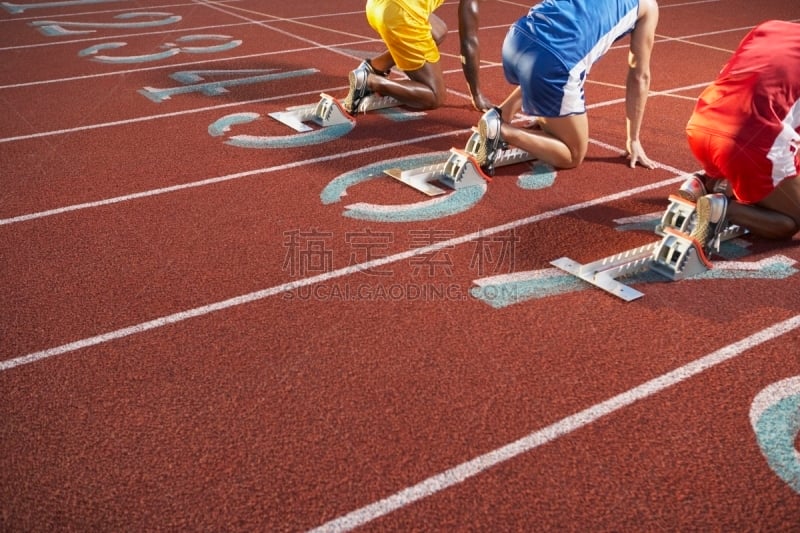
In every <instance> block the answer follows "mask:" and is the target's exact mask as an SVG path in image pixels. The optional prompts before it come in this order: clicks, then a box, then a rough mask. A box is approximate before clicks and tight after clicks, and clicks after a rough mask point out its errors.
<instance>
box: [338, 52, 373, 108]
mask: <svg viewBox="0 0 800 533" xmlns="http://www.w3.org/2000/svg"><path fill="white" fill-rule="evenodd" d="M370 70H372V66H371V65H370V64H369V63H368V62H366V61H362V62H361V64H360V65H358V68H356V69H355V70H353V71H351V72H350V75H349V81H350V91H349V92H348V93H347V96H346V97H345V99H344V101H343V102H342V106H343V107H344V108H345V109H346V110H347V112H348V113H350V114H351V115H355V114H356V111H358V105H359V104H360V103H361V101H362V100H363V99H364V97H366V96H368V95H370V94H371V93H372V91H370V90H369V87H367V76H369V72H370Z"/></svg>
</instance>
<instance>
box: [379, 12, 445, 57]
mask: <svg viewBox="0 0 800 533" xmlns="http://www.w3.org/2000/svg"><path fill="white" fill-rule="evenodd" d="M428 22H430V25H431V36H432V37H433V41H434V42H435V43H436V46H439V45H440V44H442V42H443V41H444V38H445V37H447V24H445V22H444V21H443V20H442V19H440V18H439V17H437V16H436V15H435V14H433V13H431V15H430V16H429V17H428ZM370 62H371V63H372V66H373V67H374V68H375V69H376V70H378V71H380V72H388V71H389V69H391V68H392V67H393V66H394V59H392V54H390V53H389V51H388V50H387V51H385V52H383V53H382V54H380V55H378V56H375V57H373V58H372V59H370Z"/></svg>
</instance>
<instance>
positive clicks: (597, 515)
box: [0, 0, 800, 531]
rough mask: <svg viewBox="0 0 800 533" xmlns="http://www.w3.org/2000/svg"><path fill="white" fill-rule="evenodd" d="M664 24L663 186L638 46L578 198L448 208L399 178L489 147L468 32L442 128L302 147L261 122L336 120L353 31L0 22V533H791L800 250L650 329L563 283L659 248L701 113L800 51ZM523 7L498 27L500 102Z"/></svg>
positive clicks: (771, 259) (106, 15)
mask: <svg viewBox="0 0 800 533" xmlns="http://www.w3.org/2000/svg"><path fill="white" fill-rule="evenodd" d="M659 5H660V12H661V15H660V22H659V26H658V32H657V39H656V43H655V49H654V56H653V78H652V86H651V91H652V94H651V96H650V98H649V100H648V102H647V113H646V116H645V123H644V126H643V130H642V141H643V145H644V147H645V149H646V150H647V154H648V156H649V157H650V158H652V159H653V160H654V161H656V162H657V168H655V169H651V170H647V169H644V168H641V167H640V168H636V169H631V168H629V167H628V165H627V160H626V158H625V157H624V149H625V146H624V145H625V124H624V107H625V104H624V96H625V87H624V84H625V79H624V78H625V72H626V65H627V41H626V40H622V41H620V42H618V43H616V44H615V46H614V47H613V48H612V49H611V50H610V51H609V53H608V54H607V55H606V56H605V57H604V58H603V59H602V60H601V61H600V62H598V63H597V64H596V65H595V66H594V67H593V69H592V72H591V74H590V76H589V81H588V82H587V85H586V98H587V102H588V105H589V111H588V113H589V122H590V126H591V129H590V133H591V141H590V148H589V154H588V156H587V158H586V160H585V162H584V164H583V165H582V166H581V167H579V168H577V169H574V170H559V171H557V170H555V169H553V168H551V167H548V166H547V165H544V164H542V163H540V162H536V161H533V162H527V163H520V164H516V165H510V166H505V167H501V168H498V169H497V172H496V175H495V177H494V179H493V180H492V182H491V183H486V184H478V185H475V186H472V187H466V188H463V189H459V190H458V191H453V192H448V193H447V194H445V195H442V196H439V197H433V198H429V197H427V196H425V195H422V194H421V193H419V192H417V191H415V190H413V189H411V188H410V187H407V186H405V185H404V184H402V183H400V182H398V181H397V180H394V179H392V178H391V177H389V176H387V175H385V174H384V171H385V170H387V169H392V168H400V169H412V168H415V167H419V166H422V165H430V164H436V163H439V162H441V161H443V159H444V158H446V157H447V154H448V151H449V150H450V148H452V147H456V148H463V147H464V144H465V142H466V141H467V139H468V138H469V136H470V134H471V128H472V127H473V126H474V125H475V124H477V122H478V119H479V117H480V115H479V113H478V112H477V111H475V110H474V109H473V108H472V106H471V104H470V101H469V98H468V94H467V91H466V85H465V82H464V78H463V74H462V72H461V66H460V61H459V44H458V35H457V26H458V22H457V2H456V1H455V0H448V1H447V2H446V3H445V4H444V5H443V6H442V7H441V8H440V9H439V10H438V13H439V15H440V17H441V18H442V19H443V20H445V22H446V23H447V24H448V27H449V28H450V29H449V33H450V34H449V36H448V38H447V39H446V40H445V42H444V43H443V44H442V47H441V51H442V60H441V61H442V68H443V70H444V72H445V81H446V83H447V87H448V95H447V101H446V103H445V105H444V106H443V107H442V108H439V109H436V110H433V111H426V112H415V111H414V110H411V109H406V108H403V107H397V108H391V109H386V110H381V111H375V112H370V113H367V114H362V115H358V116H357V117H356V119H355V121H353V122H349V123H347V124H343V125H340V126H338V127H330V128H322V129H321V128H316V127H313V128H312V131H310V132H306V133H298V132H295V131H293V130H291V129H289V128H287V127H286V126H284V125H283V124H281V123H279V122H278V121H276V120H273V119H272V118H271V117H270V116H269V114H270V113H274V112H278V111H282V110H285V109H287V108H289V107H291V106H297V105H303V104H311V103H315V102H316V101H317V100H318V99H319V95H320V93H328V94H331V95H334V96H335V97H338V98H343V97H344V96H345V94H346V93H347V77H348V72H349V71H350V70H352V69H353V68H355V67H356V66H357V65H358V63H359V62H360V61H361V60H362V59H363V58H365V57H370V56H373V55H375V54H377V53H379V52H380V51H381V43H380V41H379V40H378V39H377V36H376V35H375V33H374V32H373V31H372V29H371V28H370V27H369V25H368V24H367V22H366V18H365V16H364V2H363V1H361V0H327V1H325V2H282V1H281V2H279V1H277V0H262V1H256V0H225V1H206V0H171V1H169V2H166V1H164V0H138V1H136V2H134V1H131V0H55V1H51V2H50V1H48V2H44V1H34V0H17V1H8V2H2V3H0V64H2V65H3V67H2V71H0V72H1V73H0V106H2V111H3V116H4V117H5V118H4V120H2V121H0V191H1V192H0V269H2V270H1V274H2V275H0V398H2V401H0V529H2V530H3V531H160V530H165V531H308V530H319V531H343V530H350V529H359V530H364V531H563V530H574V531H663V530H666V531H694V530H702V531H708V530H717V531H798V527H800V526H799V524H800V453H798V449H799V448H800V442H799V440H798V433H800V350H799V349H798V346H800V296H798V294H800V290H799V289H800V276H798V273H797V269H798V266H797V261H798V259H800V250H799V249H798V240H797V238H795V240H793V241H791V242H788V243H774V242H766V241H760V240H757V239H754V238H749V237H744V238H739V239H734V240H732V241H730V242H728V243H726V246H725V247H723V249H722V250H721V253H720V255H718V256H716V257H715V258H714V268H712V269H710V270H708V271H707V272H706V273H705V274H702V275H699V276H696V277H692V278H689V279H685V280H681V281H676V282H672V281H668V280H665V279H663V278H660V277H659V276H654V277H653V276H647V275H642V276H639V277H635V278H633V279H631V280H630V283H631V286H633V287H635V288H636V289H637V290H640V291H642V292H643V293H644V296H643V297H642V298H640V299H637V300H635V301H632V302H624V301H622V300H619V299H617V298H614V297H613V296H611V295H609V294H607V293H605V292H603V291H601V290H598V289H596V288H594V287H591V286H590V285H588V284H586V283H584V282H582V281H580V280H578V279H577V278H573V277H572V276H569V275H567V274H565V273H564V272H562V271H560V270H558V269H556V268H554V267H552V266H551V264H550V262H551V261H553V260H555V259H557V258H560V257H564V256H568V257H570V258H572V259H574V260H575V261H578V262H581V263H587V262H591V261H594V260H597V259H599V258H602V257H605V256H608V255H611V254H615V253H618V252H622V251H624V250H627V249H630V248H634V247H638V246H642V245H646V244H649V243H651V242H653V241H654V240H655V239H657V237H656V236H655V234H654V231H653V229H654V227H655V224H656V223H657V222H658V219H659V217H660V215H661V213H663V211H664V209H665V208H666V207H667V205H668V197H669V195H670V194H673V193H675V192H676V191H677V188H678V186H679V184H680V183H681V181H682V180H683V179H684V177H685V176H686V175H687V174H690V173H692V172H694V171H696V170H698V168H697V163H696V162H695V161H694V160H693V158H692V155H691V153H690V151H689V149H688V145H687V143H686V140H685V136H684V126H685V124H686V121H687V120H688V117H689V115H690V114H691V111H692V109H693V107H694V103H695V101H696V98H697V96H698V95H699V94H700V92H701V91H702V89H703V88H704V87H705V86H706V85H707V84H708V83H710V82H711V81H712V80H713V79H714V77H715V76H716V74H717V72H718V71H719V69H720V67H721V66H722V65H723V64H724V62H725V61H726V60H727V58H728V57H729V56H730V54H731V53H732V51H733V50H734V49H735V47H736V45H737V44H738V43H739V41H740V40H741V39H742V37H743V36H744V35H745V34H746V33H747V32H748V31H749V30H750V29H751V28H752V27H753V26H755V25H756V24H758V23H759V22H761V21H763V20H766V19H783V20H793V21H797V20H800V7H799V4H798V3H797V1H796V0H762V1H759V2H752V1H745V0H710V1H707V0H688V1H686V0H666V1H662V2H660V3H659ZM529 7H530V5H529V4H528V3H525V2H511V1H503V0H500V1H495V0H489V1H486V2H483V3H482V4H481V15H480V33H479V36H480V43H481V49H482V53H481V57H482V62H481V80H482V86H483V90H484V92H485V93H486V95H487V96H488V97H489V98H491V99H492V100H493V101H495V102H499V101H501V100H502V99H503V98H504V97H505V96H506V94H507V93H508V92H509V91H510V86H508V85H507V83H506V82H505V80H504V78H503V73H502V66H501V63H500V49H501V44H502V41H503V38H504V37H505V34H506V31H507V28H508V27H509V25H510V24H511V23H512V22H513V21H514V20H515V19H516V18H518V17H519V16H520V15H522V14H523V13H525V12H526V10H527V9H528V8H529ZM778 53H779V52H778ZM399 75H400V74H398V73H394V74H393V76H399Z"/></svg>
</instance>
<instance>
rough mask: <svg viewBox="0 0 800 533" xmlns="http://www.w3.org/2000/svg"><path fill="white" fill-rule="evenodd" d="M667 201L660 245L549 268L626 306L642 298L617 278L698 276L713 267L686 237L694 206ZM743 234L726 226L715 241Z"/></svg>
mask: <svg viewBox="0 0 800 533" xmlns="http://www.w3.org/2000/svg"><path fill="white" fill-rule="evenodd" d="M669 199H670V205H669V207H668V208H667V210H666V212H665V213H664V215H663V216H662V218H661V222H660V224H659V225H658V226H657V227H656V233H657V234H658V235H661V236H662V238H661V240H660V241H658V242H654V243H652V244H648V245H646V246H641V247H638V248H633V249H631V250H627V251H625V252H621V253H618V254H615V255H612V256H609V257H605V258H603V259H600V260H598V261H594V262H591V263H587V264H585V265H583V264H580V263H578V262H576V261H573V260H572V259H569V258H568V257H562V258H560V259H556V260H555V261H552V262H551V263H550V264H551V265H553V266H555V267H557V268H560V269H561V270H563V271H565V272H568V273H570V274H572V275H573V276H576V277H578V278H580V279H582V280H584V281H586V282H588V283H590V284H592V285H594V286H595V287H598V288H600V289H603V290H604V291H606V292H608V293H610V294H613V295H614V296H617V297H618V298H621V299H623V300H625V301H626V302H630V301H632V300H636V299H637V298H640V297H642V296H644V294H642V293H641V292H639V291H637V290H636V289H633V288H631V287H629V286H627V285H625V284H624V283H622V282H621V281H619V280H617V278H620V277H624V276H629V275H632V274H636V273H639V272H644V271H646V270H651V271H653V272H656V273H658V274H660V275H662V276H664V277H666V278H667V279H669V280H672V281H678V280H681V279H685V278H688V277H691V276H696V275H698V274H702V273H703V272H705V271H706V270H708V269H710V268H712V267H713V265H712V264H711V261H709V259H708V257H707V255H706V253H705V251H704V250H703V246H702V245H701V243H699V242H698V241H697V240H696V239H694V238H693V237H691V236H690V234H691V231H692V230H693V229H694V226H695V224H696V218H697V217H696V215H695V206H694V204H693V203H692V202H689V201H688V200H684V199H683V198H680V197H678V196H675V195H671V196H670V197H669ZM745 233H746V230H744V229H743V228H741V227H739V226H736V225H729V226H728V227H726V228H725V229H724V230H723V231H722V232H721V233H720V235H719V240H720V242H722V241H726V240H730V239H733V238H735V237H739V236H741V235H744V234H745Z"/></svg>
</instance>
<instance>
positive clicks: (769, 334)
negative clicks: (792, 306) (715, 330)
mask: <svg viewBox="0 0 800 533" xmlns="http://www.w3.org/2000/svg"><path fill="white" fill-rule="evenodd" d="M798 327H800V315H796V316H794V317H792V318H789V319H787V320H784V321H783V322H778V323H777V324H774V325H772V326H770V327H768V328H766V329H763V330H761V331H758V332H756V333H754V334H752V335H750V336H749V337H746V338H744V339H742V340H740V341H737V342H735V343H733V344H729V345H728V346H725V347H724V348H720V349H719V350H717V351H715V352H712V353H710V354H708V355H706V356H704V357H701V358H700V359H696V360H694V361H692V362H691V363H688V364H685V365H683V366H681V367H679V368H676V369H675V370H672V371H671V372H667V373H666V374H663V375H661V376H659V377H656V378H654V379H651V380H650V381H647V382H645V383H642V384H641V385H639V386H637V387H634V388H632V389H629V390H627V391H625V392H623V393H621V394H618V395H616V396H613V397H612V398H609V399H608V400H605V401H604V402H601V403H598V404H596V405H593V406H591V407H588V408H586V409H584V410H583V411H579V412H577V413H575V414H573V415H570V416H568V417H566V418H562V419H561V420H559V421H558V422H555V423H554V424H551V425H549V426H547V427H544V428H542V429H540V430H538V431H535V432H533V433H531V434H529V435H527V436H525V437H522V438H521V439H519V440H516V441H514V442H512V443H509V444H506V445H505V446H503V447H501V448H497V449H495V450H493V451H491V452H488V453H485V454H483V455H479V456H478V457H476V458H474V459H472V460H470V461H467V462H465V463H461V464H460V465H458V466H455V467H453V468H450V469H448V470H445V471H444V472H442V473H440V474H437V475H435V476H431V477H429V478H428V479H426V480H424V481H422V482H420V483H417V484H416V485H413V486H411V487H407V488H405V489H403V490H401V491H399V492H396V493H394V494H392V495H391V496H388V497H386V498H384V499H382V500H379V501H376V502H374V503H371V504H369V505H366V506H364V507H362V508H360V509H356V510H355V511H352V512H350V513H348V514H346V515H344V516H341V517H339V518H336V519H334V520H331V521H330V522H327V523H325V524H322V525H321V526H319V527H317V528H315V529H313V530H311V531H312V532H313V533H323V532H331V531H350V530H351V529H354V528H356V527H359V526H363V525H364V524H367V523H369V522H371V521H373V520H375V519H377V518H380V517H382V516H385V515H387V514H389V513H392V512H394V511H397V510H399V509H402V508H403V507H407V506H408V505H410V504H412V503H414V502H417V501H419V500H422V499H424V498H428V497H430V496H433V495H435V494H437V493H439V492H441V491H443V490H445V489H447V488H450V487H452V486H454V485H457V484H459V483H462V482H463V481H466V480H467V479H469V478H471V477H474V476H477V475H478V474H481V473H483V472H485V471H486V470H488V469H490V468H492V467H494V466H497V465H499V464H501V463H504V462H506V461H509V460H511V459H514V458H515V457H517V456H519V455H522V454H524V453H527V452H529V451H531V450H533V449H535V448H537V447H539V446H542V445H543V444H547V443H549V442H552V441H554V440H556V439H557V438H559V437H562V436H564V435H568V434H570V433H572V432H574V431H577V430H579V429H581V428H584V427H586V426H588V425H589V424H591V423H593V422H595V421H597V420H598V419H600V418H602V417H604V416H608V415H610V414H612V413H614V412H616V411H619V410H621V409H622V408H624V407H628V406H630V405H632V404H633V403H635V402H637V401H639V400H643V399H646V398H649V397H650V396H654V395H655V394H657V393H659V392H662V391H664V390H665V389H667V388H669V387H672V386H673V385H677V384H679V383H681V382H683V381H686V380H688V379H689V378H691V377H693V376H696V375H698V374H700V373H701V372H704V371H706V370H708V369H710V368H712V367H714V366H717V365H719V364H721V363H724V362H726V361H728V360H730V359H733V358H734V357H737V356H739V355H741V354H743V353H744V352H746V351H747V350H751V349H753V348H755V347H757V346H759V345H761V344H764V343H766V342H769V341H771V340H773V339H776V338H777V337H780V336H781V335H784V334H786V333H789V332H791V331H793V330H795V329H797V328H798Z"/></svg>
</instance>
